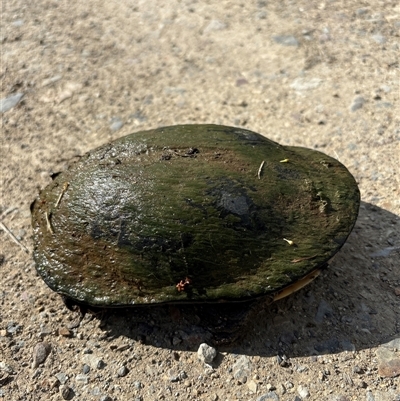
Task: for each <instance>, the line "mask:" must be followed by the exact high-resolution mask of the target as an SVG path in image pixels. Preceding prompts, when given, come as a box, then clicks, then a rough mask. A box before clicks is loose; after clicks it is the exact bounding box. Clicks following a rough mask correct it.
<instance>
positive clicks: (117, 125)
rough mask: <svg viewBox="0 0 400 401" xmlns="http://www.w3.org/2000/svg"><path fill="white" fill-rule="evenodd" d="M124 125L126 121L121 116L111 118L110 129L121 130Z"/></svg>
mask: <svg viewBox="0 0 400 401" xmlns="http://www.w3.org/2000/svg"><path fill="white" fill-rule="evenodd" d="M123 126H124V122H123V121H122V120H121V119H120V118H119V117H113V118H112V119H111V125H110V129H111V131H113V132H115V131H118V130H120V129H121V128H122V127H123Z"/></svg>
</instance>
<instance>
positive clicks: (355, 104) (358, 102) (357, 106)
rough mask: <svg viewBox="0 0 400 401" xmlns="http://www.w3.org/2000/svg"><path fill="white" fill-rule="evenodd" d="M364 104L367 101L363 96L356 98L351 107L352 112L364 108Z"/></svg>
mask: <svg viewBox="0 0 400 401" xmlns="http://www.w3.org/2000/svg"><path fill="white" fill-rule="evenodd" d="M364 103H365V99H364V98H363V97H362V96H356V97H355V98H354V99H353V101H352V103H351V105H350V111H352V112H354V111H356V110H359V109H361V108H362V107H363V106H364Z"/></svg>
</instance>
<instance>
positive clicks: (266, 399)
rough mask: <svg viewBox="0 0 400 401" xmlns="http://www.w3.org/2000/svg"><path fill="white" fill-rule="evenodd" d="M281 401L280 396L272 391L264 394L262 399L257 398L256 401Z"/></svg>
mask: <svg viewBox="0 0 400 401" xmlns="http://www.w3.org/2000/svg"><path fill="white" fill-rule="evenodd" d="M269 400H273V401H279V396H278V394H276V393H275V392H273V391H270V392H269V393H266V394H263V395H261V396H260V397H258V398H257V400H256V401H269Z"/></svg>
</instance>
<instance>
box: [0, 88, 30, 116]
mask: <svg viewBox="0 0 400 401" xmlns="http://www.w3.org/2000/svg"><path fill="white" fill-rule="evenodd" d="M23 96H24V94H23V93H16V94H15V95H12V96H9V97H6V98H3V99H0V113H5V112H6V111H8V110H11V109H12V108H13V107H14V106H16V105H17V104H18V103H19V102H20V100H21V99H22V97H23Z"/></svg>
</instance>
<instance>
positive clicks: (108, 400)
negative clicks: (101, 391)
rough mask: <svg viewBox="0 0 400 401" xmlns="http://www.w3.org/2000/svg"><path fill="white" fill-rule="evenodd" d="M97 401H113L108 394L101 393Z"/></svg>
mask: <svg viewBox="0 0 400 401" xmlns="http://www.w3.org/2000/svg"><path fill="white" fill-rule="evenodd" d="M99 401H113V400H112V398H111V397H110V396H109V395H103V396H101V397H100V400H99Z"/></svg>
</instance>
